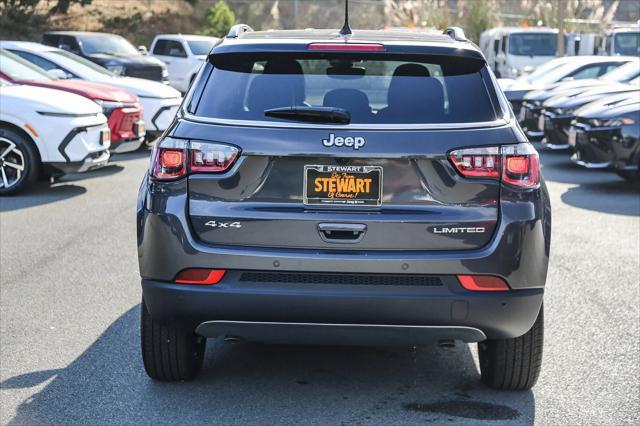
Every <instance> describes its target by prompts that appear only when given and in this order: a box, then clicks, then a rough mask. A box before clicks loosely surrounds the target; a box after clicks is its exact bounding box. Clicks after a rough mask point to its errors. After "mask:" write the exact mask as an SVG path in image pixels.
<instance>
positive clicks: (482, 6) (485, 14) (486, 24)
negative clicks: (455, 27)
mask: <svg viewBox="0 0 640 426" xmlns="http://www.w3.org/2000/svg"><path fill="white" fill-rule="evenodd" d="M458 8H459V9H458V18H459V19H460V20H461V21H462V23H463V27H464V32H465V35H466V36H467V37H468V38H469V39H470V40H472V41H474V42H476V43H477V42H478V40H479V39H480V34H481V33H482V32H483V31H485V30H487V29H489V28H492V27H494V26H495V25H496V23H497V22H496V17H497V16H498V10H497V9H498V4H497V2H496V1H494V0H471V1H465V2H462V1H461V2H460V3H458Z"/></svg>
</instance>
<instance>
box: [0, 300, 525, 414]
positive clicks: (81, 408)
mask: <svg viewBox="0 0 640 426" xmlns="http://www.w3.org/2000/svg"><path fill="white" fill-rule="evenodd" d="M139 315H140V310H139V306H136V307H134V308H132V309H130V310H129V311H127V312H126V313H125V314H123V315H122V316H121V317H120V318H118V319H117V320H116V321H115V322H114V323H112V324H111V325H110V326H109V328H107V330H106V331H105V332H104V333H103V334H102V335H101V336H100V337H99V338H98V339H97V340H96V341H95V342H94V343H93V344H92V345H91V346H90V347H89V348H88V349H87V350H86V351H85V352H84V353H82V355H80V356H79V357H78V358H77V359H75V360H74V361H73V362H72V363H71V364H69V365H68V366H67V367H66V368H62V369H60V370H48V371H42V372H32V373H27V374H25V375H21V376H17V377H12V378H9V379H7V380H5V381H4V382H3V383H1V384H0V388H2V389H14V388H20V387H31V386H35V385H36V384H38V383H41V382H44V381H45V380H48V379H49V378H51V376H52V375H55V378H53V379H52V380H51V382H50V383H48V384H47V385H46V386H45V387H44V389H43V390H42V391H40V392H39V393H37V394H35V395H33V396H32V397H30V398H29V399H27V400H25V401H24V402H22V404H21V405H20V406H19V407H18V408H17V413H16V416H15V417H14V418H13V419H12V420H11V421H10V423H9V424H106V423H109V424H133V423H136V424H137V423H144V424H151V423H158V424H167V423H179V424H203V423H206V424H211V423H218V424H258V423H259V424H283V423H286V424H293V423H304V424H327V423H331V424H340V423H342V424H352V423H356V424H389V423H402V424H408V423H415V424H418V423H425V422H449V421H450V422H457V423H461V422H463V423H465V424H469V423H473V422H481V423H483V424H486V421H491V422H495V421H500V424H532V423H533V420H534V415H535V402H534V397H533V393H532V392H530V391H527V392H497V391H493V390H490V389H488V388H486V387H484V386H482V385H481V384H480V382H479V377H478V372H477V369H476V366H475V364H474V361H473V358H472V355H471V352H470V350H469V347H468V346H467V345H462V344H458V345H456V347H455V348H452V349H441V348H437V347H436V346H428V347H424V348H423V347H420V348H415V349H414V348H378V347H376V348H369V347H348V346H331V347H329V346H278V345H260V344H249V343H239V344H234V345H230V344H224V343H222V342H221V341H220V340H211V339H210V340H209V342H208V344H209V345H208V349H207V354H206V360H205V365H204V368H203V371H202V374H201V376H199V377H198V378H197V379H196V380H194V381H193V382H189V383H159V382H153V381H152V380H150V379H149V378H148V377H147V376H146V374H145V373H144V370H143V366H142V362H141V360H140V354H139Z"/></svg>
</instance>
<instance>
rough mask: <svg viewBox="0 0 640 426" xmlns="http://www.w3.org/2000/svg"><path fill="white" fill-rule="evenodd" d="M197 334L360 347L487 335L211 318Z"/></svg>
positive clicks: (466, 331) (474, 330)
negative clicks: (215, 319)
mask: <svg viewBox="0 0 640 426" xmlns="http://www.w3.org/2000/svg"><path fill="white" fill-rule="evenodd" d="M196 334H199V335H201V336H205V337H220V336H222V337H224V338H228V339H234V340H235V339H239V340H246V341H258V342H265V343H275V344H282V343H284V344H318V345H335V344H337V345H340V344H344V345H358V346H361V345H362V346H367V345H373V346H380V345H390V346H396V345H404V344H408V345H416V344H428V343H432V342H434V341H438V340H443V339H453V340H460V341H462V342H465V343H472V342H481V341H483V340H486V338H487V336H485V334H484V333H483V332H482V331H480V330H478V329H477V328H473V327H456V326H424V325H381V324H325V323H287V322H253V321H207V322H204V323H202V324H200V325H199V326H198V327H197V328H196Z"/></svg>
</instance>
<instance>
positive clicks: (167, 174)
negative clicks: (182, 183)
mask: <svg viewBox="0 0 640 426" xmlns="http://www.w3.org/2000/svg"><path fill="white" fill-rule="evenodd" d="M239 154H240V150H239V149H238V148H236V147H234V146H231V145H222V144H216V143H207V142H191V143H189V142H187V141H184V140H177V139H171V138H166V139H165V140H163V141H161V142H160V143H159V144H158V146H157V147H156V149H155V152H154V155H153V163H152V165H151V171H152V173H151V174H152V176H153V178H155V179H157V180H175V179H180V178H182V177H184V176H186V175H187V173H222V172H225V171H227V170H228V169H229V168H230V167H231V166H232V165H233V163H234V162H235V161H236V159H237V158H238V155H239Z"/></svg>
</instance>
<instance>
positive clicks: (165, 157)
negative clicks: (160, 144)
mask: <svg viewBox="0 0 640 426" xmlns="http://www.w3.org/2000/svg"><path fill="white" fill-rule="evenodd" d="M154 154H155V155H154V159H153V165H152V169H151V170H152V175H153V177H154V178H156V179H158V180H173V179H179V178H181V177H182V176H184V175H186V173H187V167H186V164H185V163H186V162H185V156H186V153H185V151H184V150H183V149H176V148H156V150H155V153H154Z"/></svg>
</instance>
